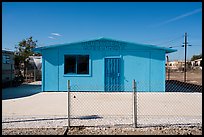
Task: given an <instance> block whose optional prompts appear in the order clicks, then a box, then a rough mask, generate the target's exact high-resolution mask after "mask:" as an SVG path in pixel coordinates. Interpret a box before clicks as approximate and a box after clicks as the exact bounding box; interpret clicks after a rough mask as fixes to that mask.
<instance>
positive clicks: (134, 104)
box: [133, 80, 137, 128]
mask: <svg viewBox="0 0 204 137" xmlns="http://www.w3.org/2000/svg"><path fill="white" fill-rule="evenodd" d="M133 127H134V128H136V127H137V97H136V82H135V80H133Z"/></svg>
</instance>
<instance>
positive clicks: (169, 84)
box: [165, 80, 202, 92]
mask: <svg viewBox="0 0 204 137" xmlns="http://www.w3.org/2000/svg"><path fill="white" fill-rule="evenodd" d="M165 86H166V92H202V86H201V85H196V84H191V83H185V82H181V81H178V80H166V85H165Z"/></svg>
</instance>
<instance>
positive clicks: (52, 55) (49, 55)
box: [43, 49, 59, 91]
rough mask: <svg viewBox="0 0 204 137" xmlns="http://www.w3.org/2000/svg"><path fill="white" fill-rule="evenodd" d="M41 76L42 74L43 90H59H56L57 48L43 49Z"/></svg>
mask: <svg viewBox="0 0 204 137" xmlns="http://www.w3.org/2000/svg"><path fill="white" fill-rule="evenodd" d="M43 58H44V60H43V61H44V63H43V65H44V66H43V68H44V69H43V71H44V72H43V74H44V75H43V76H44V81H43V82H44V84H43V85H44V91H59V90H58V85H59V84H58V50H57V49H47V50H45V51H43Z"/></svg>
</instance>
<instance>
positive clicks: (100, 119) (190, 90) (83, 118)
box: [68, 80, 202, 127]
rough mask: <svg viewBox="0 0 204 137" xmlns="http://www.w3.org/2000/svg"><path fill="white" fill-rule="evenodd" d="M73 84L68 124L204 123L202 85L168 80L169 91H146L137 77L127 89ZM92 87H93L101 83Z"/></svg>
mask: <svg viewBox="0 0 204 137" xmlns="http://www.w3.org/2000/svg"><path fill="white" fill-rule="evenodd" d="M158 84H159V83H158ZM71 85H72V83H71ZM71 85H70V87H69V89H70V90H69V92H68V95H69V102H68V103H69V104H68V107H69V108H68V110H69V112H68V114H69V115H68V117H70V119H68V120H69V122H68V123H69V124H68V126H131V127H143V126H155V125H163V126H165V125H179V124H186V125H188V124H190V125H192V124H202V94H201V92H202V86H198V85H194V84H187V83H182V82H177V81H166V85H165V89H166V91H165V92H164V91H162V92H161V91H156V92H155V91H154V92H146V91H145V92H144V91H137V86H138V84H137V82H136V81H135V80H133V82H132V87H128V88H126V89H132V90H126V91H108V92H107V91H102V90H101V91H92V90H90V91H88V90H84V89H83V88H82V87H80V86H77V85H74V84H73V86H71ZM140 85H141V84H140ZM143 85H145V84H144V83H143ZM89 86H90V89H92V88H93V87H94V88H95V87H97V86H98V85H97V84H93V87H92V84H90V85H89ZM100 86H101V85H100ZM117 86H121V87H122V86H123V85H117ZM86 89H87V87H86Z"/></svg>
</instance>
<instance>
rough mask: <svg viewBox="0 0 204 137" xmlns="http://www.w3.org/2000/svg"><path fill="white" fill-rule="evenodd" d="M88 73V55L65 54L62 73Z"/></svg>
mask: <svg viewBox="0 0 204 137" xmlns="http://www.w3.org/2000/svg"><path fill="white" fill-rule="evenodd" d="M71 73H73V74H89V55H66V56H65V63H64V74H71Z"/></svg>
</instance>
